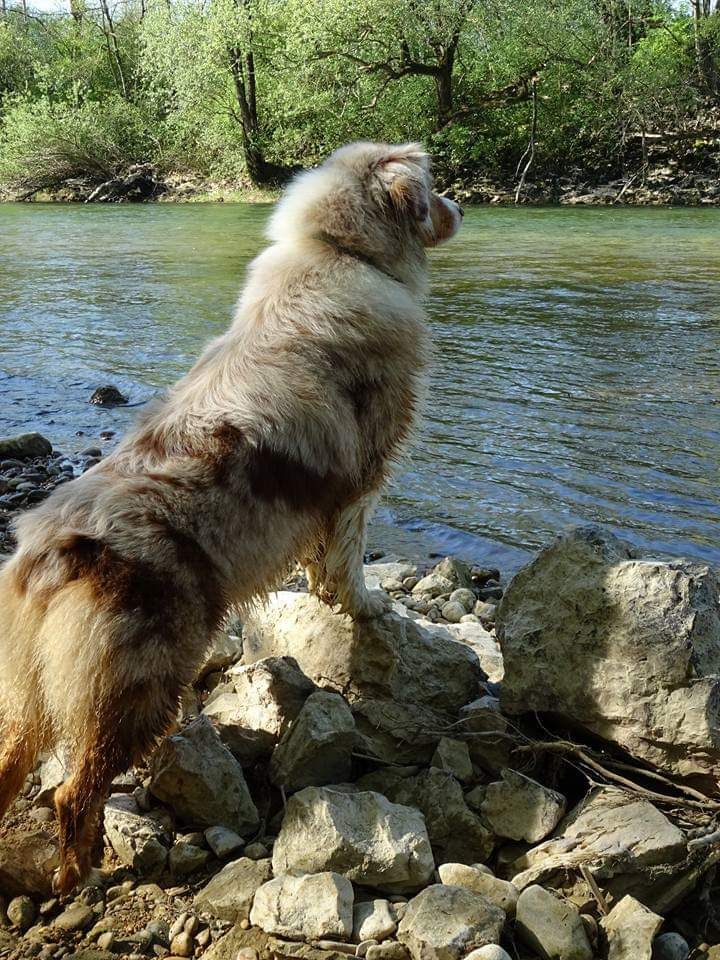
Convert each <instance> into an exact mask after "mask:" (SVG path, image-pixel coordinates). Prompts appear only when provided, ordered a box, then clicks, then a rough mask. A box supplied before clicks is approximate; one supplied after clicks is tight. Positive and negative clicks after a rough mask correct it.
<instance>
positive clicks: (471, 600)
mask: <svg viewBox="0 0 720 960" xmlns="http://www.w3.org/2000/svg"><path fill="white" fill-rule="evenodd" d="M450 600H451V601H452V602H453V603H459V604H462V607H463V609H464V610H465V613H470V612H471V611H472V609H473V607H474V606H475V601H476V598H475V593H474V591H472V590H469V589H468V588H467V587H459V588H458V589H457V590H453V592H452V593H451V594H450Z"/></svg>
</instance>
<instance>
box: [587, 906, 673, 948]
mask: <svg viewBox="0 0 720 960" xmlns="http://www.w3.org/2000/svg"><path fill="white" fill-rule="evenodd" d="M600 924H601V926H602V928H603V930H604V931H605V937H606V939H607V958H608V960H651V958H652V955H653V940H654V939H655V934H656V933H657V932H658V930H659V929H660V927H661V926H662V924H663V918H662V917H659V916H658V915H657V914H656V913H653V912H652V910H648V908H647V907H644V906H643V905H642V904H641V903H640V902H639V901H637V900H635V898H634V897H623V898H622V900H621V901H620V902H619V903H617V904H616V905H615V906H614V907H613V908H612V910H611V911H610V913H609V914H608V916H607V917H603V918H602V920H601V921H600Z"/></svg>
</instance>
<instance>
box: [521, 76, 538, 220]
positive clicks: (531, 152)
mask: <svg viewBox="0 0 720 960" xmlns="http://www.w3.org/2000/svg"><path fill="white" fill-rule="evenodd" d="M531 87H532V124H531V127H530V142H529V143H528V145H527V148H526V150H525V153H523V155H522V157H520V160H519V161H518V165H517V169H516V170H515V176H517V174H518V171H519V170H520V165H521V164H522V162H523V160H524V159H525V157H527V163H526V164H525V166H524V168H523V172H522V176H521V177H520V182H519V183H518V185H517V189H516V190H515V203H519V202H520V194H521V193H522V188H523V187H524V185H525V177H526V176H527V172H528V170H529V169H530V167H531V166H532V162H533V160H534V159H535V141H536V139H537V115H538V98H537V77H533V78H532V81H531Z"/></svg>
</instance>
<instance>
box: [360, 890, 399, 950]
mask: <svg viewBox="0 0 720 960" xmlns="http://www.w3.org/2000/svg"><path fill="white" fill-rule="evenodd" d="M396 930H397V923H396V922H395V919H394V917H393V915H392V913H391V912H390V904H389V903H388V901H387V900H363V901H361V902H360V903H356V904H355V908H354V910H353V941H354V942H355V943H364V942H365V941H366V940H377V942H378V943H381V942H382V941H383V940H387V939H388V937H392V936H394V934H395V931H396Z"/></svg>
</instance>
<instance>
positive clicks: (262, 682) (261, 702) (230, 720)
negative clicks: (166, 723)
mask: <svg viewBox="0 0 720 960" xmlns="http://www.w3.org/2000/svg"><path fill="white" fill-rule="evenodd" d="M228 679H229V680H230V683H227V684H223V685H222V686H220V687H217V688H216V689H215V690H214V691H213V694H212V695H211V697H210V698H209V699H208V702H207V704H206V705H205V709H204V711H203V712H204V714H205V715H206V716H208V717H210V719H211V720H212V721H213V723H214V724H215V727H216V728H217V730H218V732H219V734H220V737H221V739H222V741H223V743H225V744H226V746H227V747H228V748H229V749H230V750H231V751H232V753H233V755H234V756H235V757H236V758H237V759H238V760H239V761H240V762H242V763H252V762H253V761H255V760H257V759H258V758H259V757H262V756H270V754H271V753H272V751H273V750H274V748H275V747H276V746H277V744H278V743H279V741H280V738H281V737H282V735H283V734H284V733H285V732H286V730H287V729H288V728H289V726H290V724H291V723H292V722H293V720H295V718H296V717H297V715H298V714H299V713H300V710H301V709H302V706H303V704H304V703H305V701H306V700H307V698H308V697H309V696H310V694H311V693H313V691H314V690H316V689H317V688H316V686H315V684H314V683H313V682H312V681H311V680H309V679H308V677H306V676H305V674H304V673H303V672H302V670H301V669H300V667H299V666H298V664H297V661H296V660H294V659H293V658H292V657H268V658H267V659H264V660H258V661H257V662H256V663H253V664H251V665H250V666H244V665H241V664H237V665H236V666H234V667H233V668H232V669H231V670H230V671H229V673H228Z"/></svg>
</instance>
